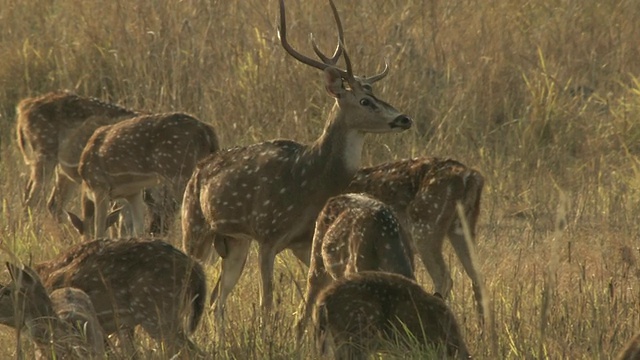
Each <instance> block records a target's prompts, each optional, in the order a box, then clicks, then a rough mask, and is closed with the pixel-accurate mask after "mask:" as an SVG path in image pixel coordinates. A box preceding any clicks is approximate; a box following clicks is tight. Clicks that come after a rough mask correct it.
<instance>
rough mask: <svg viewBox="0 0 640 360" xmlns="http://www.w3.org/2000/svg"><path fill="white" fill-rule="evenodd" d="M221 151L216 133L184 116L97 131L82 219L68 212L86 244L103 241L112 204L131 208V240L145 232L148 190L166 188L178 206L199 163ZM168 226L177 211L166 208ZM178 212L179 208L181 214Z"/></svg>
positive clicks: (82, 172)
mask: <svg viewBox="0 0 640 360" xmlns="http://www.w3.org/2000/svg"><path fill="white" fill-rule="evenodd" d="M219 148H220V146H219V143H218V137H217V135H216V132H215V130H214V128H213V127H212V126H211V125H209V124H206V123H204V122H202V121H200V120H198V119H196V118H195V117H193V116H191V115H188V114H183V113H167V114H151V115H141V116H138V117H134V118H130V119H127V120H124V121H121V122H118V123H116V124H113V125H107V126H102V127H100V128H98V129H97V130H96V131H95V132H94V133H93V135H91V137H90V138H89V140H88V141H87V144H86V146H85V147H84V149H83V150H82V154H81V156H80V163H79V165H78V173H79V176H80V177H81V178H82V191H83V195H82V217H80V216H77V215H75V214H73V213H70V212H69V213H68V215H69V218H70V220H71V222H72V224H73V225H74V227H75V228H76V229H77V230H78V231H79V232H80V233H81V234H82V235H83V238H84V239H91V238H93V237H95V238H101V237H103V236H104V235H105V231H106V229H107V227H108V225H109V224H110V221H109V219H112V218H113V215H114V213H113V212H111V213H110V212H109V207H108V206H109V202H110V201H111V200H116V199H124V200H126V202H127V203H128V204H130V206H131V217H132V222H133V232H132V235H133V236H134V237H135V236H141V235H142V232H143V228H144V210H145V207H144V189H145V188H149V187H155V186H158V185H164V186H166V187H167V188H168V189H169V195H168V196H170V197H171V198H173V199H177V200H176V201H177V202H179V201H180V200H181V198H182V195H183V193H184V188H185V186H186V182H187V180H188V179H189V177H190V176H191V173H192V172H193V170H194V168H195V166H196V164H197V162H198V161H200V160H201V159H203V158H204V157H206V156H207V155H210V154H212V153H214V152H216V151H218V150H219ZM166 210H167V212H168V213H169V214H168V215H167V222H169V221H171V218H172V217H173V215H174V214H173V213H174V211H173V208H169V209H166ZM176 210H177V209H176Z"/></svg>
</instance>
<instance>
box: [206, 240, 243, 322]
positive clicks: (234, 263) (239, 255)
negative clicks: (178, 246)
mask: <svg viewBox="0 0 640 360" xmlns="http://www.w3.org/2000/svg"><path fill="white" fill-rule="evenodd" d="M226 245H227V254H226V257H224V258H223V259H222V272H221V273H220V277H219V278H218V281H217V283H216V286H215V288H214V289H213V292H212V293H211V301H212V302H215V310H214V315H215V317H216V318H218V319H219V321H221V322H222V321H223V320H224V305H225V303H226V301H227V297H228V296H229V294H230V293H231V290H233V288H234V286H236V283H237V282H238V279H240V275H241V274H242V270H244V265H245V262H246V261H247V255H248V254H249V246H250V245H251V240H249V239H238V238H231V237H227V238H226Z"/></svg>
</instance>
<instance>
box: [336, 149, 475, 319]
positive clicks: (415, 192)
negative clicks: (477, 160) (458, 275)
mask: <svg viewBox="0 0 640 360" xmlns="http://www.w3.org/2000/svg"><path fill="white" fill-rule="evenodd" d="M483 185H484V178H483V177H482V174H480V173H479V172H478V171H476V170H474V169H471V168H468V167H467V166H465V165H464V164H461V163H459V162H457V161H455V160H451V159H439V158H416V159H406V160H399V161H395V162H388V163H384V164H380V165H377V166H372V167H365V168H362V169H360V170H359V171H358V172H357V173H356V175H355V177H354V178H353V181H352V182H351V184H350V185H349V187H348V191H350V192H364V193H367V194H369V195H371V196H373V197H375V198H377V199H379V200H381V201H383V202H384V203H386V204H388V205H389V206H390V207H391V208H392V209H393V210H394V211H395V213H396V214H397V215H398V218H399V219H400V222H401V223H402V224H403V225H404V226H406V228H407V229H410V232H411V234H412V237H413V244H414V245H415V247H416V249H417V253H418V254H419V256H420V258H421V259H422V263H423V264H424V266H425V267H426V269H427V271H428V272H429V275H430V276H431V278H432V280H433V283H434V286H435V291H436V292H438V293H440V294H442V295H443V296H444V297H445V298H446V297H447V296H448V295H449V293H450V292H451V288H452V286H453V282H452V280H451V274H450V273H449V269H448V268H447V266H446V264H445V262H444V258H443V256H442V245H443V243H444V238H445V236H448V238H449V241H450V243H451V245H452V247H453V249H454V250H455V252H456V254H457V255H458V258H459V259H460V262H461V263H462V266H463V267H464V269H465V271H466V273H467V275H469V277H470V278H471V282H472V286H473V291H474V296H475V300H476V304H477V308H478V313H479V315H480V319H481V320H482V319H483V318H484V305H483V295H482V277H481V274H480V272H479V270H478V269H477V268H476V265H475V264H474V262H473V256H472V252H473V251H474V249H473V248H469V246H468V245H467V244H468V242H467V241H466V239H465V232H464V228H463V223H462V220H461V218H460V216H459V215H458V210H457V208H456V207H457V204H458V203H459V204H461V205H462V210H463V211H462V212H463V214H464V218H465V221H466V223H467V225H468V229H469V233H470V234H469V235H470V236H471V239H470V240H471V245H473V244H474V242H475V233H476V231H475V228H476V223H477V221H478V215H479V213H480V196H481V194H482V187H483Z"/></svg>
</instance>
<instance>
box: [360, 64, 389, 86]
mask: <svg viewBox="0 0 640 360" xmlns="http://www.w3.org/2000/svg"><path fill="white" fill-rule="evenodd" d="M388 73H389V62H388V61H387V59H385V60H384V69H383V70H382V72H381V73H379V74H376V75H373V76H370V77H367V78H364V79H363V80H364V81H365V82H367V83H369V84H373V83H374V82H376V81H379V80H382V79H383V78H384V77H385V76H387V74H388Z"/></svg>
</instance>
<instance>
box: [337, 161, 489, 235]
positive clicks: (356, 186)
mask: <svg viewBox="0 0 640 360" xmlns="http://www.w3.org/2000/svg"><path fill="white" fill-rule="evenodd" d="M483 185H484V179H483V177H482V175H480V174H479V173H478V172H476V171H474V170H472V169H469V168H468V167H466V166H465V165H464V164H461V163H460V162H458V161H455V160H452V159H439V158H416V159H405V160H399V161H394V162H388V163H383V164H380V165H376V166H372V167H365V168H362V169H360V170H359V171H358V172H357V173H356V175H355V176H354V178H353V180H352V181H351V183H350V184H349V188H348V190H349V191H352V192H364V193H367V194H370V195H371V196H374V197H375V198H377V199H379V200H381V201H382V202H384V203H385V204H388V205H389V206H391V207H392V208H393V209H394V211H395V212H396V214H398V216H399V217H400V218H401V219H402V221H403V222H404V223H409V224H410V223H412V222H416V221H419V220H421V219H425V218H428V217H429V215H430V213H431V216H432V217H435V216H436V214H433V212H435V211H437V209H436V208H435V206H440V207H441V206H442V203H443V202H449V203H455V202H456V201H462V202H463V207H464V209H465V211H466V210H467V209H469V212H470V213H469V214H465V215H467V221H469V222H470V223H471V222H473V223H474V224H475V221H476V219H477V217H478V214H479V208H480V206H479V203H480V194H481V192H482V187H483ZM447 187H448V188H447ZM445 197H447V198H446V199H445Z"/></svg>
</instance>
